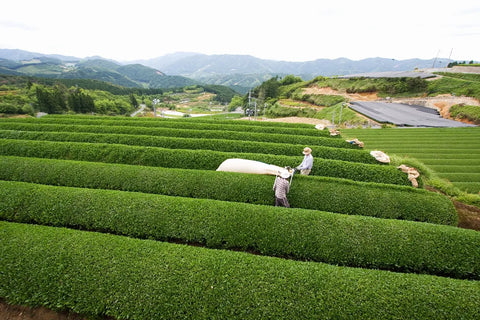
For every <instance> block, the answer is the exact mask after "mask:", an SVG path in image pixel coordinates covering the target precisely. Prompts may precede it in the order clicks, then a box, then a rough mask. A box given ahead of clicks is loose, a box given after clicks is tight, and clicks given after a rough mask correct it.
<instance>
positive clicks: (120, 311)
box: [0, 116, 480, 320]
mask: <svg viewBox="0 0 480 320" xmlns="http://www.w3.org/2000/svg"><path fill="white" fill-rule="evenodd" d="M436 130H438V129H436ZM462 130H464V129H462ZM465 130H466V129H465ZM468 130H471V129H468ZM370 131H371V132H374V133H375V134H376V132H383V131H381V130H378V131H375V130H369V131H368V132H370ZM404 132H406V130H405V131H404ZM473 132H474V133H473V134H477V133H476V132H478V131H473ZM353 133H355V134H356V132H353ZM360 133H361V132H359V133H358V137H359V138H361V139H363V137H362V136H361V135H360ZM470 135H472V133H471V132H470V131H468V132H467V131H465V139H467V137H469V136H470ZM418 136H419V137H420V135H418ZM411 137H412V136H410V138H411ZM373 140H374V139H373V137H372V141H373ZM365 141H366V142H367V147H370V145H371V142H370V140H368V139H367V138H366V139H365ZM470 143H472V144H473V142H472V141H470V140H469V141H468V142H466V144H465V147H462V148H458V149H457V151H458V150H462V149H466V150H469V147H468V146H469V145H470ZM372 144H373V142H372ZM392 144H393V145H396V146H398V143H397V144H395V143H393V142H392ZM305 146H309V147H311V148H312V150H313V156H314V158H315V160H314V168H313V170H312V173H311V175H310V176H300V175H295V176H294V178H293V183H292V186H291V191H290V193H289V194H288V199H289V202H290V203H291V205H292V208H283V207H275V206H274V194H273V190H272V186H273V182H274V179H275V177H274V176H271V175H254V174H243V173H235V172H220V171H216V168H217V167H218V166H219V165H220V164H221V163H222V162H223V161H224V160H225V159H230V158H243V159H250V160H257V161H261V162H265V163H268V164H274V165H278V166H281V167H284V166H291V167H295V166H297V165H298V164H300V162H301V161H302V159H303V155H302V150H303V148H304V147H305ZM398 150H401V149H398ZM438 150H440V149H438ZM444 154H447V153H444ZM453 154H455V153H453ZM456 154H460V152H456ZM466 154H470V155H472V154H474V152H473V153H472V152H469V153H468V152H465V155H466ZM425 159H428V158H427V157H425ZM460 159H463V160H464V159H465V157H462V158H460ZM477 159H478V158H477ZM471 160H476V158H475V157H472V158H471ZM464 164H465V162H462V164H460V166H465V165H464ZM472 166H475V164H473V165H472ZM466 173H467V174H471V171H467V172H466ZM422 185H423V183H422V181H420V188H418V189H417V188H413V187H412V186H411V184H410V181H409V180H408V178H407V176H406V174H405V173H403V172H401V171H400V170H398V169H397V168H396V167H395V166H392V165H385V164H380V163H378V162H376V161H375V160H374V159H373V158H372V157H371V156H370V154H369V152H368V151H366V150H361V149H358V148H356V147H354V146H352V145H350V144H349V143H347V142H346V141H345V140H344V138H340V137H330V136H329V133H328V131H327V130H324V131H319V130H316V129H315V128H314V126H312V125H302V124H286V123H259V122H241V121H232V120H209V119H205V120H202V119H196V120H195V121H191V120H190V119H133V118H108V117H105V118H102V117H73V116H71V117H69V116H56V117H55V116H47V117H44V118H41V119H0V299H2V300H3V301H7V302H8V303H10V304H20V305H28V306H33V307H35V306H43V307H46V308H49V309H53V310H58V311H69V312H73V313H77V314H81V315H85V316H88V317H91V318H96V319H99V318H100V319H145V320H147V319H148V320H151V319H333V318H335V319H456V318H458V317H459V315H460V316H461V318H462V319H478V318H479V316H480V309H479V308H478V301H479V300H480V251H479V250H478V248H479V246H480V233H479V232H477V231H474V230H468V229H462V228H458V227H457V224H458V216H457V212H456V210H455V207H454V205H453V204H452V202H451V200H450V199H449V198H447V197H445V196H443V195H441V194H439V193H433V192H429V191H427V190H424V189H422V188H421V187H422ZM0 317H1V314H0Z"/></svg>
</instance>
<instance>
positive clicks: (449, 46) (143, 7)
mask: <svg viewBox="0 0 480 320" xmlns="http://www.w3.org/2000/svg"><path fill="white" fill-rule="evenodd" d="M0 48H1V49H22V50H27V51H34V52H40V53H47V54H48V53H56V54H63V55H72V56H76V57H80V58H83V57H88V56H95V55H98V56H102V57H104V58H110V59H114V60H118V61H130V60H136V59H148V58H154V57H159V56H163V55H165V54H169V53H174V52H198V53H204V54H247V55H252V56H255V57H258V58H262V59H272V60H285V61H311V60H315V59H322V58H326V59H335V58H340V57H345V58H349V59H352V60H361V59H364V58H372V57H382V58H391V59H397V60H404V59H410V58H421V59H431V58H435V57H437V56H438V57H439V58H448V57H450V56H451V58H452V59H456V60H480V1H478V0H457V1H443V0H434V1H432V0H427V1H423V0H401V1H385V0H331V1H322V0H288V1H286V0H230V1H229V0H169V1H162V0H157V1H149V0H134V1H121V0H116V1H108V0H95V1H93V0H82V1H69V0H14V1H13V0H12V1H4V2H3V3H2V5H1V10H0Z"/></svg>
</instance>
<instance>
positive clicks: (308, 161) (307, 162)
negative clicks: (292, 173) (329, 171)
mask: <svg viewBox="0 0 480 320" xmlns="http://www.w3.org/2000/svg"><path fill="white" fill-rule="evenodd" d="M312 167H313V156H312V155H311V154H306V155H305V156H304V157H303V161H302V163H300V165H299V166H298V167H297V169H298V170H311V169H312Z"/></svg>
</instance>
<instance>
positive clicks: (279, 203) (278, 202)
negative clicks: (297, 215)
mask: <svg viewBox="0 0 480 320" xmlns="http://www.w3.org/2000/svg"><path fill="white" fill-rule="evenodd" d="M275 207H286V208H290V203H288V200H287V198H275Z"/></svg>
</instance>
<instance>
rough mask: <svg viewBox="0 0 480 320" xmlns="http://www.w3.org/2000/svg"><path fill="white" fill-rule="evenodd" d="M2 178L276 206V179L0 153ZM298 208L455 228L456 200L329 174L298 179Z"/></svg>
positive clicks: (293, 200)
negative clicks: (273, 194) (274, 196)
mask: <svg viewBox="0 0 480 320" xmlns="http://www.w3.org/2000/svg"><path fill="white" fill-rule="evenodd" d="M0 179H3V180H12V181H25V182H33V183H41V184H50V185H58V186H71V187H82V188H96V189H114V190H124V191H135V192H143V193H155V194H164V195H170V196H181V197H191V198H205V199H216V200H224V201H234V202H245V203H251V204H262V205H273V204H274V198H273V197H272V192H273V191H272V186H273V182H274V179H275V177H272V176H267V175H246V174H239V173H233V172H216V171H206V170H182V169H168V168H154V167H145V166H131V165H113V164H105V163H92V162H78V161H62V160H50V159H36V158H22V157H5V156H0ZM294 183H295V187H292V190H291V192H290V193H289V196H288V199H289V202H290V204H291V205H292V206H293V207H294V208H304V209H314V210H322V211H329V212H337V213H343V214H355V215H366V216H375V217H379V218H388V219H402V220H412V221H424V222H430V223H436V224H447V225H454V226H456V225H457V223H458V221H457V220H458V219H457V214H456V211H455V208H454V206H453V204H452V203H451V201H450V200H449V199H448V198H446V197H444V196H442V195H440V194H436V193H432V192H428V191H426V190H423V189H413V188H410V187H404V186H396V185H384V184H375V183H365V182H355V181H350V180H343V179H334V178H326V177H304V176H296V177H295V181H294Z"/></svg>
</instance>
